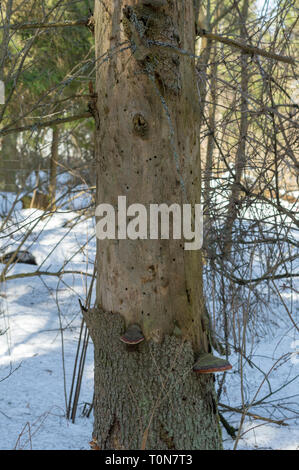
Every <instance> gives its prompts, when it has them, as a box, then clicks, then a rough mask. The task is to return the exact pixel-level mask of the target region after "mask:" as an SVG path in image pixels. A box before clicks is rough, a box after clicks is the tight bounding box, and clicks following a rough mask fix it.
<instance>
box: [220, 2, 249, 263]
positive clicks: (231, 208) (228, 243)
mask: <svg viewBox="0 0 299 470" xmlns="http://www.w3.org/2000/svg"><path fill="white" fill-rule="evenodd" d="M240 16H241V18H240V22H241V27H240V34H241V37H242V39H243V40H245V39H246V38H247V32H246V27H245V24H246V21H247V17H248V0H244V2H243V6H242V12H241V15H240ZM240 59H241V118H240V133H239V143H238V148H237V152H236V158H235V176H234V182H233V184H232V188H231V194H230V198H229V203H228V210H227V221H226V224H225V227H224V230H223V233H224V243H223V256H224V257H225V258H229V256H230V254H231V249H232V243H233V226H234V223H235V221H236V219H237V217H238V212H239V205H238V203H239V198H240V193H241V189H240V182H241V178H242V176H243V173H244V170H245V165H246V139H247V132H248V81H249V77H248V56H247V55H246V53H245V52H244V53H242V55H241V57H240Z"/></svg>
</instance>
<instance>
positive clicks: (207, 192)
mask: <svg viewBox="0 0 299 470" xmlns="http://www.w3.org/2000/svg"><path fill="white" fill-rule="evenodd" d="M213 49H214V50H213V58H214V62H213V64H212V66H211V85H210V99H211V103H210V105H209V117H208V124H209V128H208V131H209V136H208V144H207V154H206V164H205V171H204V181H205V183H204V204H205V208H207V212H208V213H207V215H206V217H205V248H206V249H207V250H209V248H210V243H209V239H210V231H211V227H212V220H211V216H210V210H211V180H212V170H213V153H214V148H215V116H216V108H217V65H218V64H217V61H216V50H217V49H216V46H215V45H214V48H213Z"/></svg>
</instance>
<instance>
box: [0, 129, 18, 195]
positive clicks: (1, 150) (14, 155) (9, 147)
mask: <svg viewBox="0 0 299 470" xmlns="http://www.w3.org/2000/svg"><path fill="white" fill-rule="evenodd" d="M19 165H20V158H19V153H18V149H17V135H16V134H12V135H5V136H3V137H2V139H1V143H0V190H1V191H16V190H17V181H16V177H17V170H19V169H20V168H19Z"/></svg>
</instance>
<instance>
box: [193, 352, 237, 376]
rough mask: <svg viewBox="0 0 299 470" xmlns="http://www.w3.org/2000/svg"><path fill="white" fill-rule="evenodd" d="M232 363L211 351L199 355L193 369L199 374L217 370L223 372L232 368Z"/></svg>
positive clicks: (211, 372)
mask: <svg viewBox="0 0 299 470" xmlns="http://www.w3.org/2000/svg"><path fill="white" fill-rule="evenodd" d="M231 368H232V366H231V364H230V363H229V362H228V361H226V360H225V359H221V358H220V357H216V356H213V354H210V353H204V354H201V355H200V356H199V358H198V359H197V361H196V363H195V364H194V366H193V371H194V372H196V373H197V374H213V373H215V372H223V371H225V370H230V369H231Z"/></svg>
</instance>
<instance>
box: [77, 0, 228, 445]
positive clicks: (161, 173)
mask: <svg viewBox="0 0 299 470" xmlns="http://www.w3.org/2000/svg"><path fill="white" fill-rule="evenodd" d="M138 3H139V5H136V4H137V2H134V1H132V0H116V1H114V2H110V1H107V0H103V1H101V2H95V12H94V15H95V23H96V24H95V40H96V57H97V58H99V57H100V56H101V55H102V54H104V53H105V52H106V51H108V50H109V49H111V48H114V47H115V46H117V45H118V44H119V43H121V42H123V41H127V40H128V39H130V40H132V41H135V42H136V43H137V42H139V40H138V33H137V37H136V30H134V28H135V26H136V25H137V29H138V28H143V31H144V36H143V38H144V39H150V40H157V41H163V42H165V43H168V44H172V45H173V46H175V47H179V48H182V49H186V50H188V51H190V52H194V43H195V26H194V25H195V20H194V11H193V2H191V1H190V2H177V1H170V0H168V1H166V2H165V3H166V5H165V7H162V8H157V9H156V8H153V7H152V6H144V5H142V2H138ZM126 5H128V6H129V8H128V7H127V8H126V10H125V14H124V13H123V9H124V7H125V6H126ZM130 7H132V8H130ZM130 18H131V20H132V19H133V23H134V24H132V23H131V21H130ZM134 25H135V26H134ZM142 25H143V26H142ZM144 44H145V43H144ZM144 44H143V46H144ZM98 64H100V59H99V61H98ZM194 69H195V67H194V61H193V60H192V59H190V58H189V57H184V56H178V55H177V54H175V53H173V52H172V51H171V49H170V48H168V49H167V50H166V49H163V48H158V47H155V48H154V49H151V50H147V49H142V48H141V47H139V48H137V50H136V52H135V54H132V50H126V51H124V52H118V53H113V52H111V57H110V59H109V61H106V62H104V63H103V64H102V65H101V66H99V67H98V69H97V85H96V91H97V93H98V101H97V103H98V109H97V110H98V113H99V117H100V125H99V129H98V131H97V136H96V158H97V169H98V182H97V204H100V203H110V204H113V205H114V206H115V207H117V198H118V196H122V195H124V196H126V197H127V206H129V205H130V204H133V203H142V204H144V205H145V206H146V207H148V204H150V203H157V204H160V203H166V204H168V205H170V204H172V203H178V204H180V205H182V204H183V203H187V202H188V203H190V204H192V205H194V204H195V203H199V202H200V192H201V181H200V148H199V133H198V130H199V125H198V117H199V106H198V93H197V87H196V82H195V71H194ZM165 103H166V104H165ZM170 122H171V123H170ZM178 169H179V171H178ZM179 173H180V174H179ZM97 268H98V283H97V305H98V308H97V309H95V310H93V311H91V312H89V313H88V314H87V315H86V321H87V323H88V326H89V330H90V333H91V337H92V339H93V343H94V349H95V409H94V411H95V424H94V440H95V441H96V442H97V445H98V446H99V448H100V449H219V448H220V447H221V437H220V432H219V424H218V414H217V406H216V402H215V394H214V382H213V376H212V375H209V374H207V375H205V376H197V375H196V374H195V373H194V372H193V371H192V366H193V364H194V362H195V360H196V358H197V355H198V354H199V353H200V352H205V351H208V347H209V345H208V339H207V338H208V334H207V332H206V331H205V323H204V321H203V316H204V299H203V289H202V258H201V251H200V250H197V251H185V250H184V240H173V239H172V235H170V240H104V241H98V251H97ZM133 323H137V324H139V325H140V326H141V328H142V331H143V333H144V336H145V341H144V342H143V343H141V344H140V345H138V346H136V347H134V348H133V350H130V347H128V346H126V345H124V344H123V343H122V342H121V341H120V339H119V338H120V336H121V335H122V334H123V333H124V331H125V328H126V327H127V326H128V325H130V324H133Z"/></svg>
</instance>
